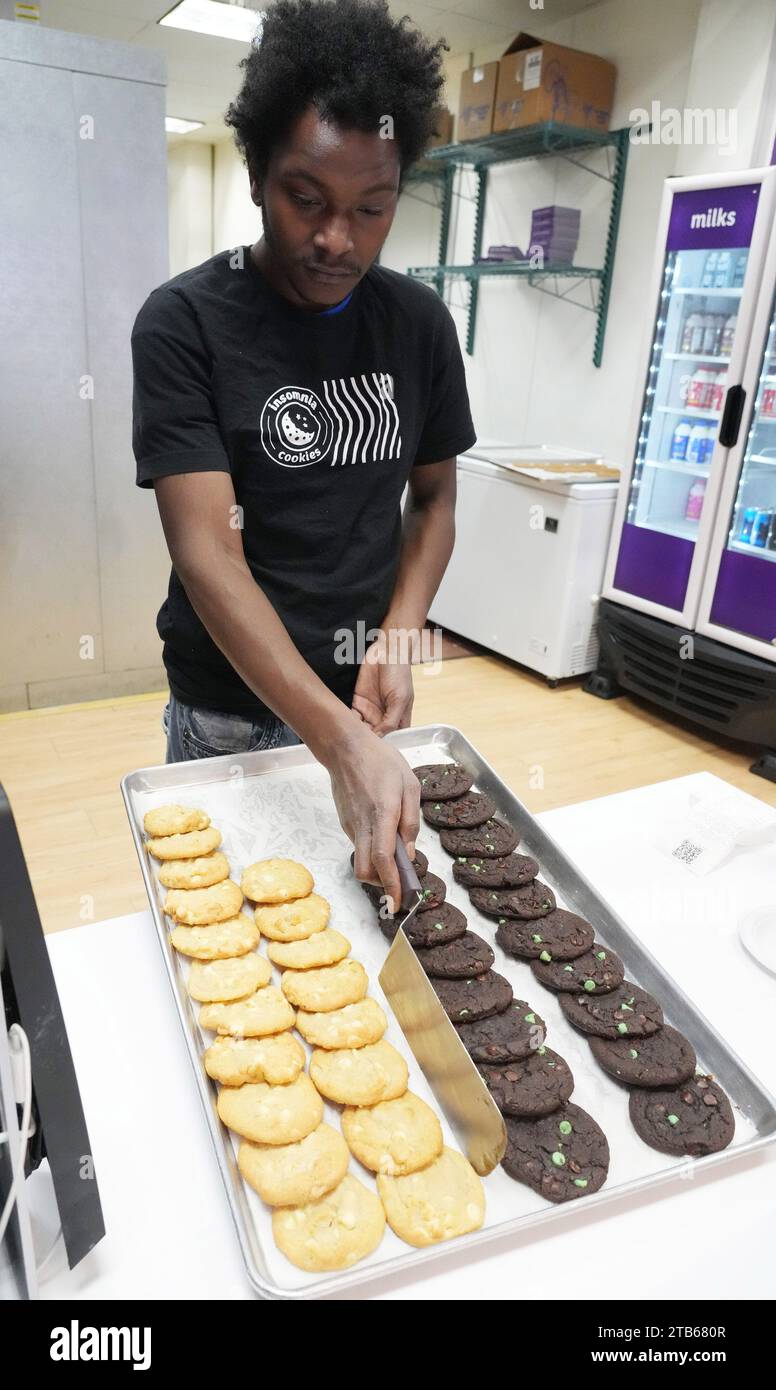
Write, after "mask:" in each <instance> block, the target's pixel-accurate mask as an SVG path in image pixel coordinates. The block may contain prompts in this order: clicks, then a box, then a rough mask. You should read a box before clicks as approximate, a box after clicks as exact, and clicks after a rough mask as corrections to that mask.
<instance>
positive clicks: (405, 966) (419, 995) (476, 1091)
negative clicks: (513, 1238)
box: [379, 839, 507, 1176]
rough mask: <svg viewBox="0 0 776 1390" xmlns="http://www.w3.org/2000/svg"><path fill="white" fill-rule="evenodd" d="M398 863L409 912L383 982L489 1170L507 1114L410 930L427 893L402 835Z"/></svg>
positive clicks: (432, 1081)
mask: <svg viewBox="0 0 776 1390" xmlns="http://www.w3.org/2000/svg"><path fill="white" fill-rule="evenodd" d="M396 866H397V868H398V870H399V878H400V881H401V887H402V897H401V907H400V909H399V911H400V912H401V913H403V914H404V915H403V916H402V917H401V919H400V926H399V930H398V931H397V933H396V936H395V937H394V939H393V943H392V945H391V949H390V951H389V952H388V955H387V956H386V958H385V964H384V965H383V968H382V970H381V971H380V976H379V979H380V984H381V986H382V988H383V990H384V992H385V994H386V997H387V998H388V1001H389V1003H390V1005H391V1008H392V1009H393V1012H394V1013H395V1015H396V1017H397V1019H398V1020H399V1024H400V1026H401V1029H402V1032H403V1033H404V1036H405V1038H406V1039H407V1042H408V1043H409V1045H410V1047H411V1049H412V1052H413V1054H414V1056H415V1058H416V1059H417V1061H418V1062H419V1064H420V1066H421V1068H422V1069H423V1072H424V1074H425V1077H426V1080H427V1081H428V1083H429V1085H430V1087H431V1089H432V1090H433V1092H434V1095H435V1096H436V1098H437V1100H438V1101H439V1104H440V1105H441V1107H442V1109H443V1110H444V1112H445V1115H446V1117H447V1119H448V1120H449V1122H450V1125H451V1127H452V1129H453V1131H454V1132H455V1136H456V1138H457V1140H458V1142H459V1144H460V1145H461V1148H462V1149H463V1152H464V1153H465V1154H466V1157H467V1158H468V1160H469V1162H470V1163H471V1165H472V1167H473V1168H474V1169H475V1170H476V1172H478V1173H480V1174H481V1175H482V1176H485V1174H487V1173H490V1172H492V1170H493V1169H494V1168H495V1167H496V1165H497V1164H498V1163H500V1162H501V1160H502V1158H503V1157H504V1153H505V1151H506V1146H507V1133H506V1128H505V1125H504V1120H503V1118H502V1116H501V1114H500V1112H499V1110H498V1109H497V1107H496V1105H495V1103H494V1101H493V1099H492V1097H491V1095H490V1092H489V1091H488V1088H487V1086H486V1085H485V1082H484V1081H483V1079H482V1077H481V1076H480V1074H479V1072H478V1071H477V1068H476V1067H475V1065H474V1063H473V1061H472V1059H471V1057H470V1056H469V1054H468V1052H467V1051H466V1048H465V1047H464V1045H463V1043H462V1042H461V1039H460V1038H459V1036H458V1034H457V1032H456V1030H455V1028H454V1027H453V1025H452V1023H451V1022H450V1020H449V1018H448V1017H447V1014H446V1013H445V1011H444V1009H443V1008H442V1005H441V1004H440V1002H439V999H438V998H437V996H436V994H435V992H434V989H433V987H432V985H431V982H430V981H429V979H428V977H427V975H426V972H425V971H424V969H423V967H422V965H421V964H420V961H419V960H418V958H417V956H416V954H415V952H414V950H413V949H412V946H411V945H410V943H409V941H408V940H407V937H406V935H405V932H404V928H405V927H406V925H407V923H408V922H409V921H410V920H411V918H412V917H414V915H415V913H416V912H417V910H418V906H419V904H420V902H421V901H422V894H421V888H420V880H419V879H418V876H417V874H416V872H415V870H414V868H413V867H412V864H411V863H410V859H409V855H408V854H407V851H406V849H405V848H404V845H403V843H402V841H401V840H400V839H397V841H396ZM396 915H397V916H399V913H397V914H396Z"/></svg>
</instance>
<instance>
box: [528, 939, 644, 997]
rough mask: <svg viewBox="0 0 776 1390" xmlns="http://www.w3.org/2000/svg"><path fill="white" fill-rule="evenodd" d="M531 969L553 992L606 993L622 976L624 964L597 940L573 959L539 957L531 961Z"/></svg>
mask: <svg viewBox="0 0 776 1390" xmlns="http://www.w3.org/2000/svg"><path fill="white" fill-rule="evenodd" d="M531 969H532V970H533V973H534V975H535V976H536V978H537V980H538V981H539V984H540V985H544V986H545V988H546V989H554V990H555V992H556V994H569V993H570V994H577V993H579V991H580V990H584V991H585V993H586V994H595V993H596V992H597V993H598V994H607V993H608V992H609V990H612V989H616V988H617V986H618V985H621V984H622V982H623V980H624V979H625V966H624V965H623V963H622V961H621V960H620V957H619V956H616V955H615V954H614V951H609V950H605V949H604V947H603V946H602V945H601V943H600V942H599V941H594V942H593V948H592V950H590V951H585V953H584V955H582V956H576V957H575V958H574V960H573V961H571V960H567V961H562V960H548V961H544V960H542V959H541V957H539V959H538V960H532V961H531Z"/></svg>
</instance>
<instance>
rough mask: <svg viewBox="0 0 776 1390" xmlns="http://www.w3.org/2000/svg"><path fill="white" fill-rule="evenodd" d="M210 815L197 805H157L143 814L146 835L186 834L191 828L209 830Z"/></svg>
mask: <svg viewBox="0 0 776 1390" xmlns="http://www.w3.org/2000/svg"><path fill="white" fill-rule="evenodd" d="M209 824H210V816H208V815H206V813H205V812H204V811H199V810H197V808H196V806H155V807H154V809H153V811H146V813H145V815H144V816H143V829H144V830H145V833H146V835H186V834H188V833H189V831H191V830H207V827H208V826H209Z"/></svg>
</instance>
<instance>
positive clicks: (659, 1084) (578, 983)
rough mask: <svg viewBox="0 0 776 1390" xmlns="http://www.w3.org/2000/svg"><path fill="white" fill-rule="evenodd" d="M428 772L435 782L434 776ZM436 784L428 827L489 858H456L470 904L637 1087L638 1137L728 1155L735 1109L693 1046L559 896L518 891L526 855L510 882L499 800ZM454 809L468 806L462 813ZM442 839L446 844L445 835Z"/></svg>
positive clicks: (605, 1060) (664, 1146) (676, 1151)
mask: <svg viewBox="0 0 776 1390" xmlns="http://www.w3.org/2000/svg"><path fill="white" fill-rule="evenodd" d="M443 766H444V771H443V772H439V771H438V772H437V774H436V775H437V777H439V778H440V779H441V780H442V782H443V783H444V787H443V790H444V788H445V787H448V786H450V785H451V777H452V776H453V774H452V773H450V772H449V771H448V765H443ZM461 771H462V770H461ZM423 772H424V773H426V774H427V775H428V773H430V772H431V770H430V769H428V770H427V769H424V770H423ZM464 778H468V774H464ZM432 780H433V775H432V776H431V777H429V778H428V780H427V783H426V788H427V794H428V795H429V797H431V796H433V797H434V799H433V801H431V803H430V805H429V806H428V807H426V806H425V803H424V816H425V819H426V820H428V821H429V823H430V824H435V825H440V824H445V825H448V826H449V825H455V826H459V825H461V824H463V825H465V826H466V830H465V831H464V832H463V833H464V834H468V835H469V837H470V842H471V838H473V839H474V841H475V842H476V844H477V847H478V848H480V849H481V852H482V859H480V860H479V861H475V860H468V859H466V858H459V860H458V862H457V863H456V864H455V865H454V866H453V874H454V876H455V877H456V878H457V879H458V881H459V882H463V883H465V884H466V885H467V886H468V888H469V896H470V899H471V901H472V903H473V905H474V906H475V907H477V908H478V909H479V910H480V911H481V912H483V913H484V914H486V915H487V916H491V917H495V918H496V919H497V922H498V926H497V930H496V940H497V942H498V943H499V945H500V946H501V947H502V949H503V950H504V951H505V952H507V954H509V955H512V956H515V957H517V958H518V959H524V960H527V961H529V962H530V964H531V968H532V970H533V973H534V976H535V977H536V979H537V980H538V981H539V983H540V984H542V985H544V986H545V987H546V988H548V989H551V990H553V991H554V992H556V993H558V994H559V996H560V998H559V1002H560V1005H561V1008H562V1009H563V1012H564V1014H565V1016H566V1018H567V1019H568V1020H569V1022H570V1023H571V1024H572V1025H573V1026H574V1027H575V1028H576V1029H577V1030H578V1031H579V1032H582V1033H583V1034H584V1035H585V1036H586V1037H587V1038H588V1041H589V1042H590V1046H591V1049H592V1051H593V1055H594V1056H595V1058H596V1060H597V1061H598V1062H599V1064H600V1065H601V1066H602V1067H603V1069H604V1070H605V1071H607V1072H608V1073H609V1074H610V1075H612V1076H614V1077H615V1078H616V1079H617V1080H618V1081H621V1082H623V1083H624V1084H626V1085H628V1086H631V1087H634V1088H636V1089H634V1090H632V1091H631V1094H630V1098H629V1115H630V1118H631V1121H632V1123H633V1125H634V1128H635V1129H636V1132H637V1133H638V1134H639V1136H640V1137H641V1138H642V1139H643V1140H644V1142H645V1143H647V1144H649V1145H650V1146H651V1147H652V1148H656V1149H658V1150H659V1151H660V1152H662V1153H668V1154H672V1155H676V1156H678V1155H684V1154H689V1155H691V1156H694V1157H699V1156H701V1155H703V1154H706V1153H714V1152H716V1151H718V1150H719V1149H722V1148H725V1147H726V1146H727V1145H728V1144H729V1143H730V1142H731V1140H732V1138H733V1134H734V1130H735V1119H734V1116H733V1111H732V1107H731V1105H730V1101H729V1099H728V1097H727V1096H726V1095H725V1092H724V1091H723V1090H722V1088H721V1087H720V1086H719V1084H718V1083H717V1082H716V1081H715V1080H714V1078H713V1077H710V1076H706V1075H704V1074H703V1073H702V1072H699V1071H696V1069H695V1068H696V1057H695V1052H694V1049H693V1047H692V1045H691V1043H690V1042H689V1040H688V1039H687V1038H685V1037H684V1036H683V1035H682V1034H681V1033H679V1032H677V1031H676V1030H675V1029H673V1028H668V1027H666V1026H665V1025H664V1020H663V1014H662V1010H661V1008H660V1005H659V1004H658V1002H657V1000H655V999H653V997H652V996H651V995H649V994H647V993H646V991H644V990H641V989H640V988H639V987H638V986H637V985H635V984H634V983H633V982H632V981H630V980H626V979H625V969H624V966H623V964H622V961H621V960H620V959H619V957H618V956H617V955H616V954H615V953H614V952H612V951H611V950H608V949H605V948H604V947H603V946H602V945H601V943H600V942H596V941H595V939H594V938H595V934H594V931H593V928H592V926H591V925H590V923H589V922H586V921H585V920H584V918H582V917H579V916H578V915H577V914H576V913H573V912H566V911H564V910H563V909H558V908H557V904H556V901H555V897H554V894H553V893H552V890H551V889H550V888H549V887H548V886H547V885H546V884H542V883H541V882H540V881H539V880H538V879H537V878H536V877H535V876H534V878H533V880H532V881H531V882H529V883H527V884H525V885H524V886H518V884H517V882H516V879H517V877H518V876H519V872H520V869H521V865H520V864H519V863H518V862H517V861H525V860H526V858H527V856H520V855H516V854H511V855H510V856H509V859H511V860H512V861H515V867H514V869H513V871H512V875H511V879H512V881H511V882H509V883H507V879H508V878H509V877H510V874H509V861H508V860H505V861H501V860H498V861H496V860H495V859H494V858H493V857H492V856H493V853H494V844H493V841H494V839H495V836H494V835H492V834H490V832H489V829H488V827H489V825H490V824H491V818H492V815H493V811H494V810H495V807H494V805H493V803H492V801H490V799H489V798H488V797H483V796H481V795H480V794H479V793H477V792H472V791H471V790H470V788H471V781H470V780H469V786H468V787H467V790H466V793H465V794H464V795H463V796H461V797H458V798H452V797H451V798H450V799H446V798H445V797H444V796H440V795H439V791H438V789H437V790H436V792H435V791H434V789H433V788H432V786H431V781H432ZM458 782H459V784H460V778H458ZM421 785H423V784H421ZM426 788H424V791H422V792H421V796H424V794H425V793H426ZM457 800H458V801H461V802H462V803H463V804H462V805H460V806H459V805H457V804H456V801H457ZM500 824H501V823H499V825H500ZM502 829H503V827H502ZM454 833H457V834H458V835H459V836H460V834H461V832H460V831H457V832H454ZM442 840H443V844H444V836H443V837H442ZM448 847H449V848H452V847H451V846H448ZM516 847H517V839H515V844H514V848H516ZM489 856H491V859H490V864H491V867H487V866H488V864H489V858H488V857H489ZM529 862H530V863H532V864H536V861H529ZM538 867H539V866H538V865H536V872H538ZM483 873H485V875H486V879H483V877H482V874H483ZM529 924H530V925H529ZM650 1039H652V1040H651V1041H650Z"/></svg>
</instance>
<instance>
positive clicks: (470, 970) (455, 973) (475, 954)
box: [417, 931, 496, 980]
mask: <svg viewBox="0 0 776 1390" xmlns="http://www.w3.org/2000/svg"><path fill="white" fill-rule="evenodd" d="M417 957H418V960H419V961H420V963H421V965H422V966H423V969H424V970H425V972H426V974H427V975H431V976H433V977H434V979H440V980H463V979H468V978H469V977H470V976H472V975H482V974H483V973H484V972H485V971H486V970H490V967H491V966H492V964H493V962H494V960H495V959H496V957H495V956H494V954H493V951H492V950H491V948H490V946H489V945H488V943H487V941H483V939H482V937H481V936H478V935H477V933H476V932H473V931H467V932H465V933H464V935H463V936H459V937H457V938H456V940H455V941H448V942H447V943H446V944H439V945H436V946H428V947H426V948H425V949H423V950H418V951H417Z"/></svg>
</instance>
